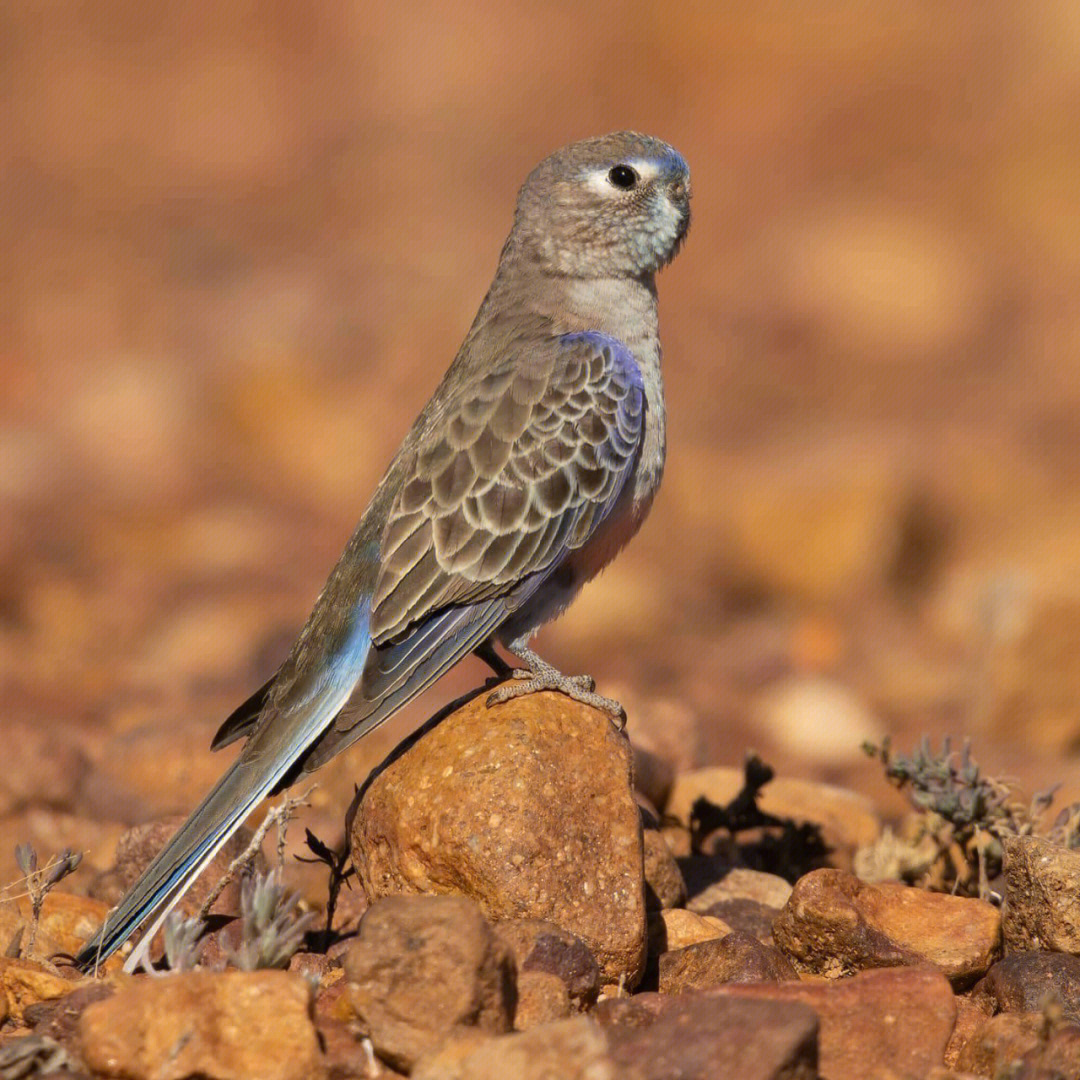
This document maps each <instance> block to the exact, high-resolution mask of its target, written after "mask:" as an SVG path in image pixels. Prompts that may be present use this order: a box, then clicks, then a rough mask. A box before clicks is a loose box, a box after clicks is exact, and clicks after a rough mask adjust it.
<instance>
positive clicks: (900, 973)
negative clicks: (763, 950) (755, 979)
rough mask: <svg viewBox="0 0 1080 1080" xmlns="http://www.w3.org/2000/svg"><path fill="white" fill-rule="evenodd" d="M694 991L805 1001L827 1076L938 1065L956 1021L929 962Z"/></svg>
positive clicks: (944, 984) (944, 983)
mask: <svg viewBox="0 0 1080 1080" xmlns="http://www.w3.org/2000/svg"><path fill="white" fill-rule="evenodd" d="M696 993H698V994H702V995H704V996H707V997H709V998H717V997H739V998H753V999H754V1000H763V1001H768V1002H772V1003H775V1002H796V1001H797V1002H802V1003H803V1004H806V1005H809V1006H810V1007H811V1008H812V1009H813V1010H814V1012H816V1013H817V1015H818V1018H819V1019H820V1021H821V1035H820V1043H819V1045H820V1055H821V1062H820V1069H821V1075H822V1076H827V1077H829V1078H830V1080H879V1078H881V1077H887V1076H896V1077H903V1078H905V1080H906V1078H912V1080H914V1078H920V1080H921V1078H922V1077H924V1076H925V1075H926V1073H927V1072H928V1071H929V1070H930V1069H931V1068H932V1067H933V1066H935V1065H941V1064H942V1063H943V1061H944V1055H945V1047H946V1046H947V1045H948V1042H949V1036H950V1034H951V1033H952V1030H953V1026H954V1024H955V1022H956V999H955V998H954V997H953V993H952V989H951V988H950V986H949V982H948V980H947V979H946V978H945V977H944V976H943V975H941V974H939V973H938V972H936V971H933V970H931V969H930V968H923V969H921V970H920V969H916V968H895V969H891V970H887V971H865V972H862V973H860V974H858V975H854V976H852V977H851V978H849V979H837V980H832V981H828V982H803V983H790V982H784V983H757V984H746V983H743V984H729V985H726V986H718V987H714V988H713V989H711V990H699V991H696ZM671 1000H676V1001H677V1000H681V999H679V998H673V999H671ZM890 1069H891V1070H892V1072H889V1071H888V1070H890Z"/></svg>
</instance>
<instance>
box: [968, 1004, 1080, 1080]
mask: <svg viewBox="0 0 1080 1080" xmlns="http://www.w3.org/2000/svg"><path fill="white" fill-rule="evenodd" d="M1042 1028H1043V1018H1042V1016H1040V1015H1039V1014H1038V1013H1002V1014H1001V1015H1000V1016H992V1017H989V1018H987V1019H984V1021H983V1023H982V1024H981V1025H980V1027H979V1028H978V1030H977V1031H976V1032H975V1034H974V1035H972V1036H971V1038H969V1039H968V1041H967V1043H965V1045H964V1047H963V1049H962V1050H961V1051H960V1053H959V1055H958V1056H957V1059H956V1068H957V1069H958V1070H964V1071H967V1072H971V1073H975V1075H976V1076H986V1077H992V1078H994V1080H996V1078H997V1077H999V1076H1002V1075H1006V1076H1008V1077H1010V1080H1011V1078H1012V1077H1014V1076H1017V1075H1018V1073H1019V1067H1020V1063H1021V1062H1022V1061H1023V1059H1024V1057H1025V1056H1026V1055H1027V1054H1028V1053H1029V1052H1030V1051H1032V1050H1035V1049H1036V1048H1037V1047H1038V1045H1039V1033H1040V1031H1041V1030H1042ZM1073 1075H1076V1074H1075V1073H1074V1074H1073Z"/></svg>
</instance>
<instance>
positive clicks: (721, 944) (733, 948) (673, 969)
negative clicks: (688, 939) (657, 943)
mask: <svg viewBox="0 0 1080 1080" xmlns="http://www.w3.org/2000/svg"><path fill="white" fill-rule="evenodd" d="M798 977H799V976H798V973H797V972H796V971H795V969H794V968H793V967H792V966H791V962H790V961H789V960H788V959H787V957H785V956H784V954H783V953H782V952H780V950H779V949H774V948H772V947H770V946H768V945H762V944H761V942H760V941H758V939H757V938H755V937H751V936H750V935H749V934H743V933H740V932H738V931H735V932H733V933H731V934H728V935H727V936H726V937H722V938H715V939H713V940H712V941H700V942H698V943H697V944H696V945H687V946H686V947H685V948H683V949H676V950H674V951H673V952H666V953H662V954H661V955H660V993H661V994H680V993H682V992H683V991H685V990H698V989H702V988H704V987H706V986H717V985H719V984H720V983H731V982H734V983H752V982H783V981H785V980H787V979H798Z"/></svg>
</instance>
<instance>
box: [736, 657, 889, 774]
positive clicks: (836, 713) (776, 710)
mask: <svg viewBox="0 0 1080 1080" xmlns="http://www.w3.org/2000/svg"><path fill="white" fill-rule="evenodd" d="M755 705H756V708H755V710H754V713H755V715H754V721H755V728H757V729H758V730H761V731H762V732H763V733H765V734H766V737H769V738H771V740H772V742H773V744H774V745H777V746H783V747H785V748H786V749H787V750H788V751H789V752H790V753H792V754H793V755H797V757H798V759H799V760H801V761H805V762H808V763H809V764H813V765H831V766H836V765H839V764H845V763H850V762H857V761H859V760H860V758H861V757H862V750H861V749H860V747H861V746H862V745H863V743H865V742H872V743H876V742H878V741H879V740H880V738H881V735H882V734H883V731H882V725H881V721H880V720H879V719H878V718H877V717H876V716H875V715H874V714H873V713H872V712H871V711H870V709H869V708H867V706H866V704H865V703H864V702H863V701H861V700H860V699H859V698H858V697H857V696H856V695H855V694H854V693H853V692H852V691H851V690H850V689H849V688H848V687H846V686H844V685H843V684H841V683H839V682H836V681H835V680H833V679H828V678H825V677H824V676H821V675H811V676H807V675H801V676H800V675H792V676H789V677H787V678H785V679H782V680H781V681H780V682H778V683H776V684H775V685H773V686H770V687H769V688H768V689H766V690H765V691H763V692H762V693H761V694H760V695H759V696H758V699H757V701H756V702H755Z"/></svg>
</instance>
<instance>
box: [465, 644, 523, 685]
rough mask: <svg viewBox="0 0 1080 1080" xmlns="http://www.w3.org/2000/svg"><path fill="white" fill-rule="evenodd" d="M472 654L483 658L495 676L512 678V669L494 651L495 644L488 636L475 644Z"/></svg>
mask: <svg viewBox="0 0 1080 1080" xmlns="http://www.w3.org/2000/svg"><path fill="white" fill-rule="evenodd" d="M473 655H474V656H477V657H479V658H480V659H481V660H483V661H484V663H485V664H487V666H488V667H489V668H491V670H492V671H494V672H495V677H496V678H498V679H512V678H513V677H514V669H513V668H512V667H511V666H510V665H509V664H508V663H507V662H506V661H505V660H504V659H503V658H502V657H501V656H500V655H499V654H498V653H497V652H496V651H495V645H494V643H493V642H492V641H491V639H490V638H489V639H488V640H487V641H484V642H481V643H480V644H479V645H477V646H476V648H475V649H473Z"/></svg>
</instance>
